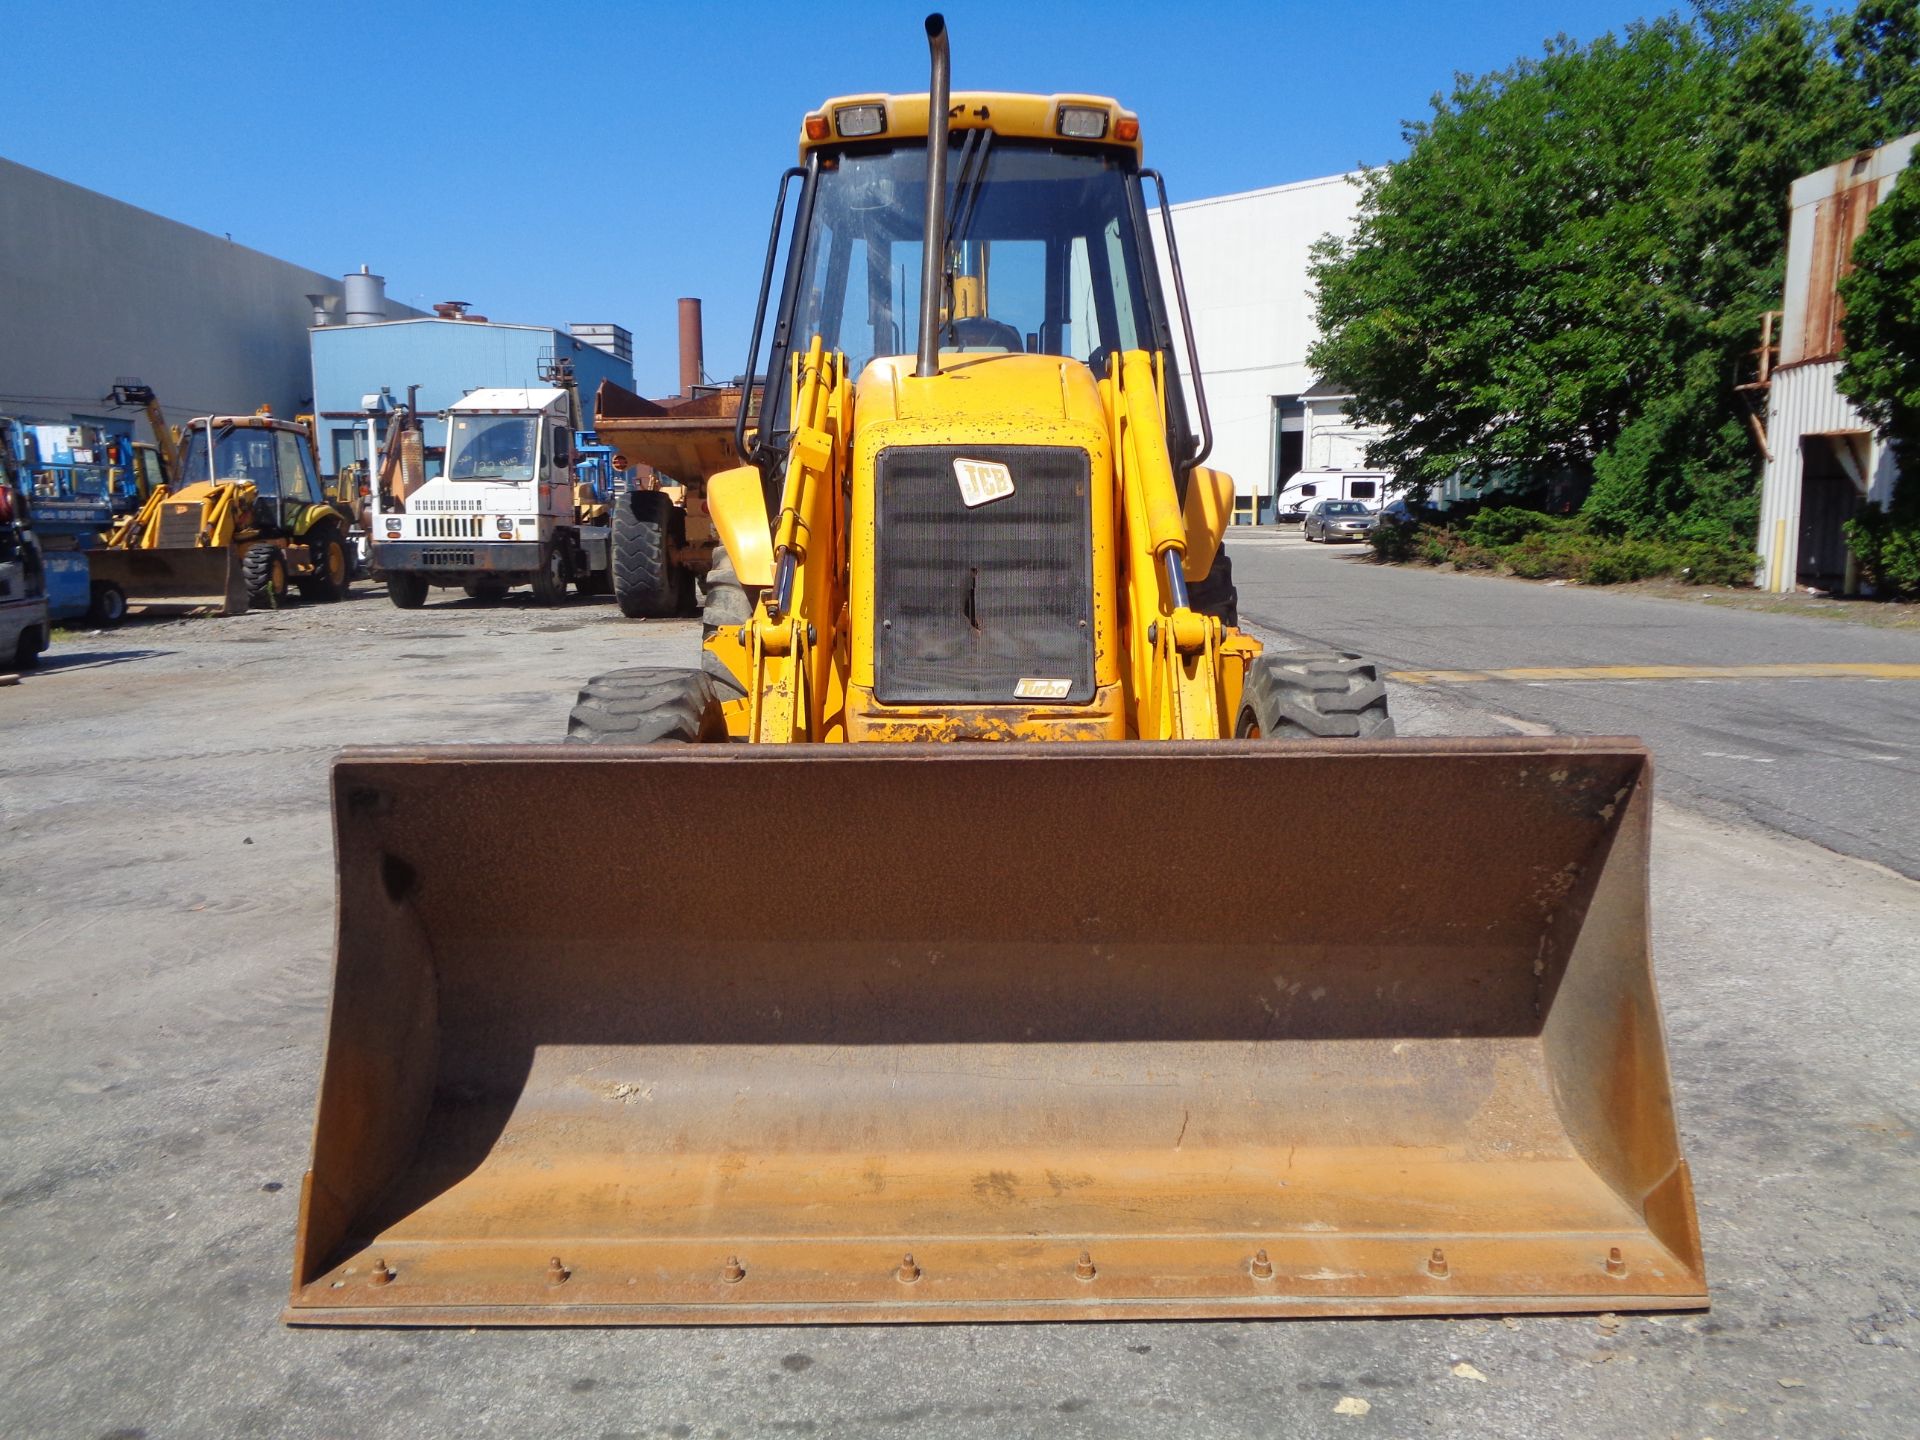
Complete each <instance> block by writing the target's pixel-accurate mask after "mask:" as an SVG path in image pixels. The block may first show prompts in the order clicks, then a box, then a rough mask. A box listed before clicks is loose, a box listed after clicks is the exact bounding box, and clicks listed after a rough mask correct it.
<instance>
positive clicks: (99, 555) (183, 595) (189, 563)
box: [86, 545, 247, 615]
mask: <svg viewBox="0 0 1920 1440" xmlns="http://www.w3.org/2000/svg"><path fill="white" fill-rule="evenodd" d="M86 554H87V573H88V578H89V579H90V580H93V581H96V582H98V581H111V582H112V583H113V584H115V585H118V586H119V587H120V589H121V591H122V592H123V593H124V594H125V595H126V597H127V600H128V602H129V603H130V604H134V605H143V604H147V603H149V602H152V601H165V602H168V603H177V604H187V603H193V602H199V603H201V604H205V605H218V606H219V607H220V613H221V614H223V615H243V614H245V613H246V610H247V582H246V578H245V576H244V575H243V574H242V572H241V556H242V554H243V552H242V551H241V549H240V548H239V547H238V546H234V545H218V546H211V545H176V546H168V547H162V548H159V549H153V550H139V549H135V550H107V549H101V550H89V551H87V552H86Z"/></svg>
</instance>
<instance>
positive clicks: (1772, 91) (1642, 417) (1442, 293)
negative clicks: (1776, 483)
mask: <svg viewBox="0 0 1920 1440" xmlns="http://www.w3.org/2000/svg"><path fill="white" fill-rule="evenodd" d="M1915 3H1916V0H1886V3H1883V4H1878V5H1875V6H1872V7H1871V8H1872V10H1873V13H1872V14H1871V15H1869V14H1868V13H1867V10H1868V8H1869V7H1863V8H1862V10H1861V11H1860V12H1857V13H1856V14H1855V15H1854V16H1853V17H1851V18H1850V19H1842V20H1834V21H1828V22H1816V21H1815V20H1814V19H1813V18H1812V16H1811V15H1810V14H1809V12H1808V11H1807V10H1805V9H1804V8H1802V7H1801V6H1800V5H1797V4H1795V3H1792V0H1703V3H1701V4H1699V5H1698V6H1697V7H1696V9H1695V12H1694V14H1693V15H1692V17H1691V18H1687V19H1683V18H1681V17H1678V16H1668V17H1666V18H1664V19H1659V20H1655V21H1652V22H1650V23H1647V24H1643V25H1635V26H1631V27H1629V28H1628V29H1627V30H1626V32H1625V33H1624V34H1623V35H1621V36H1613V35H1608V36H1605V37H1603V38H1601V39H1599V40H1596V41H1594V42H1593V43H1592V44H1590V45H1586V46H1576V45H1573V44H1572V43H1570V42H1568V41H1566V40H1565V39H1561V40H1558V41H1555V42H1553V43H1552V44H1550V45H1549V46H1548V47H1547V49H1546V51H1545V53H1544V54H1543V55H1542V56H1541V57H1540V58H1538V59H1526V60H1521V61H1518V62H1517V63H1516V64H1514V65H1513V66H1512V67H1510V68H1509V69H1507V70H1504V71H1500V72H1498V73H1496V74H1492V75H1487V76H1481V77H1478V78H1474V77H1465V76H1463V77H1459V78H1458V79H1457V80H1456V83H1455V86H1454V88H1453V90H1452V92H1451V93H1450V94H1448V95H1445V96H1436V97H1435V100H1434V104H1433V114H1432V116H1431V118H1429V119H1427V120H1425V121H1422V122H1418V123H1414V124H1409V125H1408V126H1407V127H1406V138H1407V142H1408V153H1407V155H1406V157H1405V158H1404V159H1402V160H1400V161H1397V162H1395V163H1394V164H1392V165H1390V166H1387V167H1385V168H1384V169H1381V170H1377V171H1374V172H1371V173H1370V174H1369V175H1368V176H1367V177H1366V178H1365V180H1364V181H1363V192H1362V195H1361V202H1360V214H1359V223H1358V227H1357V230H1356V232H1355V234H1354V236H1353V238H1352V240H1351V241H1349V242H1347V243H1344V244H1342V243H1340V242H1337V241H1333V240H1329V241H1326V242H1323V243H1322V245H1321V246H1320V247H1319V248H1318V250H1317V252H1316V259H1315V266H1314V272H1313V273H1314V281H1315V287H1316V299H1317V303H1318V311H1319V319H1320V325H1321V332H1322V336H1323V338H1322V340H1321V341H1320V343H1319V344H1318V345H1317V346H1316V347H1315V348H1314V350H1313V352H1312V355H1311V359H1312V361H1313V363H1314V365H1315V367H1316V368H1317V369H1318V370H1319V371H1320V372H1321V373H1322V374H1323V375H1325V376H1326V377H1327V378H1329V379H1331V380H1333V381H1335V382H1336V383H1339V384H1341V385H1342V386H1343V387H1345V388H1347V389H1350V390H1351V391H1352V392H1353V393H1354V395H1355V397H1356V398H1355V401H1354V410H1355V413H1356V416H1357V418H1359V419H1361V420H1364V421H1367V422H1369V423H1373V424H1378V425H1380V426H1382V427H1384V430H1385V435H1384V438H1383V439H1382V440H1381V441H1380V442H1379V444H1378V445H1377V446H1375V447H1374V451H1373V457H1372V458H1373V459H1374V461H1375V462H1376V463H1380V464H1383V465H1387V466H1391V467H1393V468H1394V469H1396V470H1397V471H1399V472H1400V473H1401V474H1402V475H1403V476H1405V477H1407V478H1409V479H1412V480H1414V481H1416V482H1424V483H1429V484H1430V483H1433V482H1435V481H1439V480H1441V479H1444V478H1447V477H1450V476H1453V475H1459V474H1463V475H1466V476H1469V477H1474V478H1480V479H1490V478H1493V477H1495V476H1499V477H1502V478H1503V479H1504V480H1505V481H1506V482H1507V483H1509V484H1514V483H1516V482H1517V483H1518V484H1520V485H1522V486H1525V485H1526V484H1528V483H1529V482H1544V481H1546V480H1549V479H1553V478H1556V477H1559V476H1563V475H1568V474H1571V475H1574V476H1578V477H1585V478H1590V479H1591V480H1592V481H1593V485H1592V488H1591V491H1590V493H1589V497H1588V500H1587V504H1586V515H1587V518H1588V520H1589V522H1590V523H1591V524H1593V525H1594V526H1595V527H1597V528H1599V529H1601V530H1603V531H1610V532H1614V533H1627V534H1637V535H1651V534H1655V533H1660V532H1666V533H1672V534H1675V535H1679V536H1683V537H1692V538H1697V539H1700V540H1711V539H1714V538H1724V537H1726V536H1727V535H1728V534H1729V533H1739V534H1744V535H1749V536H1750V534H1751V530H1752V525H1753V520H1754V513H1755V505H1756V500H1755V489H1756V483H1757V480H1758V475H1759V462H1758V455H1757V453H1756V450H1755V447H1754V444H1753V440H1752V437H1751V433H1750V431H1749V430H1748V427H1747V423H1746V419H1745V415H1744V410H1743V403H1742V402H1741V400H1740V398H1739V396H1738V394H1737V393H1736V391H1735V390H1734V386H1735V385H1736V384H1738V383H1739V382H1740V381H1741V380H1742V379H1743V378H1745V376H1744V374H1743V370H1744V368H1745V367H1746V365H1747V363H1748V362H1747V360H1746V352H1748V351H1750V350H1751V349H1752V348H1753V346H1754V345H1755V344H1756V343H1757V340H1758V325H1759V317H1760V314H1761V313H1762V312H1763V311H1765V310H1768V309H1771V308H1774V307H1776V306H1777V305H1778V304H1779V296H1780V290H1781V285H1782V282H1783V275H1782V264H1783V251H1784V245H1783V236H1782V234H1781V224H1780V219H1781V215H1782V212H1783V208H1784V207H1783V201H1784V197H1785V194H1786V189H1787V185H1788V183H1789V182H1790V181H1791V180H1792V179H1793V177H1794V176H1796V175H1799V174H1803V173H1806V172H1807V171H1809V170H1813V169H1816V168H1818V167H1819V166H1821V165H1823V164H1828V163H1830V162H1831V161H1833V160H1834V159H1836V158H1837V157H1838V156H1839V155H1843V154H1845V153H1847V152H1848V151H1850V150H1852V149H1857V148H1859V147H1860V146H1862V145H1864V144H1867V143H1870V141H1872V140H1874V139H1878V138H1884V137H1883V135H1882V134H1881V132H1882V131H1883V130H1884V128H1885V126H1886V125H1887V124H1889V123H1891V120H1892V119H1893V117H1894V116H1895V115H1896V114H1899V113H1904V112H1903V111H1902V110H1901V108H1900V107H1902V106H1904V105H1906V104H1907V103H1908V102H1907V100H1906V99H1905V98H1904V97H1905V95H1906V93H1907V91H1906V89H1905V88H1903V86H1904V85H1905V82H1906V79H1907V77H1905V76H1903V75H1902V74H1901V72H1900V67H1899V58H1900V56H1901V55H1903V54H1904V53H1906V52H1905V51H1904V50H1903V49H1902V47H1903V46H1905V45H1907V44H1908V43H1909V39H1910V37H1911V36H1912V35H1913V34H1914V28H1915V27H1914V25H1913V23H1912V15H1913V10H1914V6H1915Z"/></svg>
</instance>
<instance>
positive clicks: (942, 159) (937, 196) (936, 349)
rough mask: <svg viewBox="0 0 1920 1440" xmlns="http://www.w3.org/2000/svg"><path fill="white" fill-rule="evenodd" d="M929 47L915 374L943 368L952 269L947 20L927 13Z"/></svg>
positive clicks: (949, 80)
mask: <svg viewBox="0 0 1920 1440" xmlns="http://www.w3.org/2000/svg"><path fill="white" fill-rule="evenodd" d="M927 49H928V50H929V51H931V52H932V56H933V79H932V83H930V84H929V85H928V86H927V226H926V243H925V245H924V246H923V247H922V249H921V251H920V254H921V257H922V259H921V264H920V363H919V365H918V366H917V367H915V369H914V372H913V373H914V374H915V375H918V376H921V377H922V378H925V377H926V376H929V375H938V374H939V373H940V301H941V299H942V298H943V296H942V294H941V290H942V288H943V281H944V279H945V271H946V268H947V107H948V94H949V89H950V82H951V79H952V74H951V67H950V65H949V63H948V59H947V22H946V20H945V19H944V18H943V17H942V16H940V15H937V14H935V15H929V16H927Z"/></svg>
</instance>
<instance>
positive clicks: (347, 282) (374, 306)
mask: <svg viewBox="0 0 1920 1440" xmlns="http://www.w3.org/2000/svg"><path fill="white" fill-rule="evenodd" d="M340 288H341V289H342V290H343V291H345V292H346V297H347V324H349V325H372V324H374V323H375V322H376V321H380V320H384V319H386V318H387V277H386V276H384V275H375V274H374V273H373V272H372V271H370V270H369V269H367V267H366V266H364V265H362V266H361V267H360V273H359V274H358V275H347V276H344V277H342V279H341V281H340Z"/></svg>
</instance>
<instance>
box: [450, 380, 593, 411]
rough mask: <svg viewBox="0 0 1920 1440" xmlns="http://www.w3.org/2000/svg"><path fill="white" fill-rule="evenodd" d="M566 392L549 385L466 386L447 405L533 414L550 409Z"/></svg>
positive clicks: (559, 402) (560, 401)
mask: <svg viewBox="0 0 1920 1440" xmlns="http://www.w3.org/2000/svg"><path fill="white" fill-rule="evenodd" d="M566 398H567V392H566V391H564V390H559V389H555V388H553V387H552V386H538V385H530V386H520V385H508V386H491V385H490V386H486V387H483V388H482V389H479V390H469V391H468V392H467V393H466V394H465V395H462V396H461V397H460V398H459V399H458V400H456V401H454V402H453V403H452V404H451V405H449V406H447V409H448V411H449V412H451V411H454V410H483V411H501V410H505V411H510V412H514V413H521V412H525V413H528V414H533V413H536V412H539V411H543V410H550V409H552V408H553V407H554V406H555V405H557V404H563V403H565V401H566Z"/></svg>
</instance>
